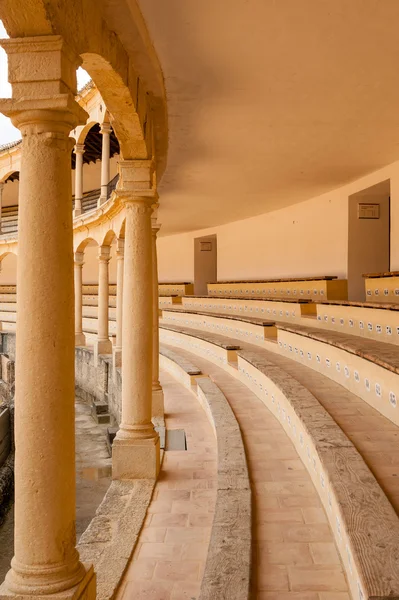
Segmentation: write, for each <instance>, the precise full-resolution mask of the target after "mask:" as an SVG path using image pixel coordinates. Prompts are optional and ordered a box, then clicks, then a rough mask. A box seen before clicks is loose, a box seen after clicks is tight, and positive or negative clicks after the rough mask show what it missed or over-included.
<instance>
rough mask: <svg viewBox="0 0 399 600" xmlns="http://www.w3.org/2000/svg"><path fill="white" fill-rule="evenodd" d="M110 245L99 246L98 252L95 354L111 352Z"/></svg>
mask: <svg viewBox="0 0 399 600" xmlns="http://www.w3.org/2000/svg"><path fill="white" fill-rule="evenodd" d="M110 254H111V248H110V246H100V248H99V252H98V336H97V343H96V355H97V356H98V355H99V354H112V342H111V340H110V339H109V310H108V306H109V272H108V266H109V265H108V263H109V260H110V258H111V255H110Z"/></svg>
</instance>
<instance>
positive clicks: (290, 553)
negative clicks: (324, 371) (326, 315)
mask: <svg viewBox="0 0 399 600" xmlns="http://www.w3.org/2000/svg"><path fill="white" fill-rule="evenodd" d="M177 351H178V352H179V353H181V354H182V355H185V356H186V357H187V358H189V359H190V360H191V362H193V363H194V364H195V365H197V366H198V367H200V368H201V369H202V370H203V372H204V373H206V374H209V375H212V377H213V379H214V380H215V382H216V383H217V385H218V386H219V387H220V388H221V389H222V391H223V392H224V394H225V395H226V397H227V399H228V401H229V403H230V405H231V407H232V408H233V411H234V413H235V415H236V417H237V420H238V422H239V424H240V427H241V431H242V434H243V438H244V443H245V447H246V453H247V458H248V461H249V470H250V477H251V482H252V486H253V491H254V492H255V503H254V504H255V515H256V518H255V523H254V538H255V540H254V567H255V569H254V587H255V588H256V589H255V590H254V592H255V594H254V597H255V598H256V599H257V600H349V599H350V596H349V593H348V586H347V582H346V579H345V576H344V573H343V569H342V567H341V563H340V559H339V556H338V554H337V551H336V547H335V544H334V540H333V536H332V533H331V530H330V527H329V525H328V523H327V520H326V517H325V514H324V510H323V508H322V505H321V502H320V500H319V497H318V495H317V492H316V490H315V489H314V487H313V484H312V481H311V479H310V476H309V475H308V473H307V471H306V470H305V469H304V467H303V465H302V462H301V460H300V459H299V457H298V454H297V452H296V450H295V448H294V446H293V444H292V443H291V441H290V440H289V438H288V436H287V435H286V433H285V432H284V430H283V429H282V427H281V426H280V424H279V422H278V421H277V420H276V419H275V418H274V416H273V415H272V414H271V413H270V411H269V410H268V409H267V408H266V407H265V406H264V405H263V404H262V402H261V401H260V400H259V399H258V398H257V397H256V396H255V394H253V393H252V392H251V391H250V390H249V389H248V388H247V387H246V386H245V385H244V384H242V383H240V382H239V381H237V380H236V379H234V378H233V377H231V376H230V375H228V374H227V373H225V372H224V371H223V370H222V369H220V368H218V367H216V366H215V365H214V364H213V363H211V362H209V361H206V360H205V359H202V358H199V357H197V356H195V355H193V354H190V353H189V352H185V351H183V350H181V349H178V350H177Z"/></svg>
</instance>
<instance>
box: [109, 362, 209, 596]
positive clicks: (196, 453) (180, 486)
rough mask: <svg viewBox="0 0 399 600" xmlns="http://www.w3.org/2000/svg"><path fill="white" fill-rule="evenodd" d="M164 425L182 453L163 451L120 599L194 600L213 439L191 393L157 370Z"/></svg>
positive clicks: (204, 546)
mask: <svg viewBox="0 0 399 600" xmlns="http://www.w3.org/2000/svg"><path fill="white" fill-rule="evenodd" d="M161 383H162V386H163V389H164V393H165V412H166V415H165V416H166V423H167V427H168V428H169V429H184V430H185V432H186V437H187V451H176V452H172V451H168V452H166V453H165V456H164V460H163V464H162V470H161V475H160V478H159V480H158V482H157V484H156V487H155V492H154V497H153V499H152V501H151V504H150V506H149V510H148V512H149V514H148V516H147V519H146V522H145V525H144V528H143V530H142V532H141V534H140V538H139V542H138V545H137V547H136V549H135V552H134V555H133V559H132V561H131V563H130V565H129V567H128V570H127V572H126V575H125V577H124V579H123V580H122V583H121V585H120V588H119V592H118V595H117V598H118V599H123V600H133V599H134V600H196V599H197V598H198V596H199V590H200V585H201V580H202V574H203V570H204V566H205V560H206V556H207V551H208V545H209V538H210V532H211V526H212V521H213V512H214V507H215V500H216V491H215V483H216V476H217V475H216V440H215V436H214V433H213V431H212V429H211V426H210V425H209V422H208V420H207V418H206V416H205V413H204V411H203V410H202V408H201V406H200V404H199V403H198V401H197V400H196V398H195V396H194V395H193V394H192V393H191V392H189V391H188V390H186V389H185V388H184V387H183V386H182V385H180V384H179V383H177V382H176V381H175V380H174V379H173V378H172V377H171V376H170V375H168V374H165V373H162V377H161Z"/></svg>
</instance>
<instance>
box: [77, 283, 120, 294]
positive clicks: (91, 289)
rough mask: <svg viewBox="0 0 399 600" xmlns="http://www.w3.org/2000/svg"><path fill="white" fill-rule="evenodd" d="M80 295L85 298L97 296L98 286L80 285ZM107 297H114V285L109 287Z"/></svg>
mask: <svg viewBox="0 0 399 600" xmlns="http://www.w3.org/2000/svg"><path fill="white" fill-rule="evenodd" d="M82 294H83V296H85V295H89V296H90V295H91V296H98V285H94V284H93V285H92V284H85V285H82ZM109 295H110V296H116V285H114V284H110V285H109Z"/></svg>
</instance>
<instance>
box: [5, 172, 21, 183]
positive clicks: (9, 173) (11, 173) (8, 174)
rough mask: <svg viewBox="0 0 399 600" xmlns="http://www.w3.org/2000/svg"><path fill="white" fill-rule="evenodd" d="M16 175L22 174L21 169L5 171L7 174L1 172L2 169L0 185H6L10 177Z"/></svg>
mask: <svg viewBox="0 0 399 600" xmlns="http://www.w3.org/2000/svg"><path fill="white" fill-rule="evenodd" d="M14 173H20V170H19V169H11V170H9V171H5V173H4V172H3V173H2V171H1V169H0V183H5V182H6V181H7V179H8V178H9V177H10V175H13V174H14Z"/></svg>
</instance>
